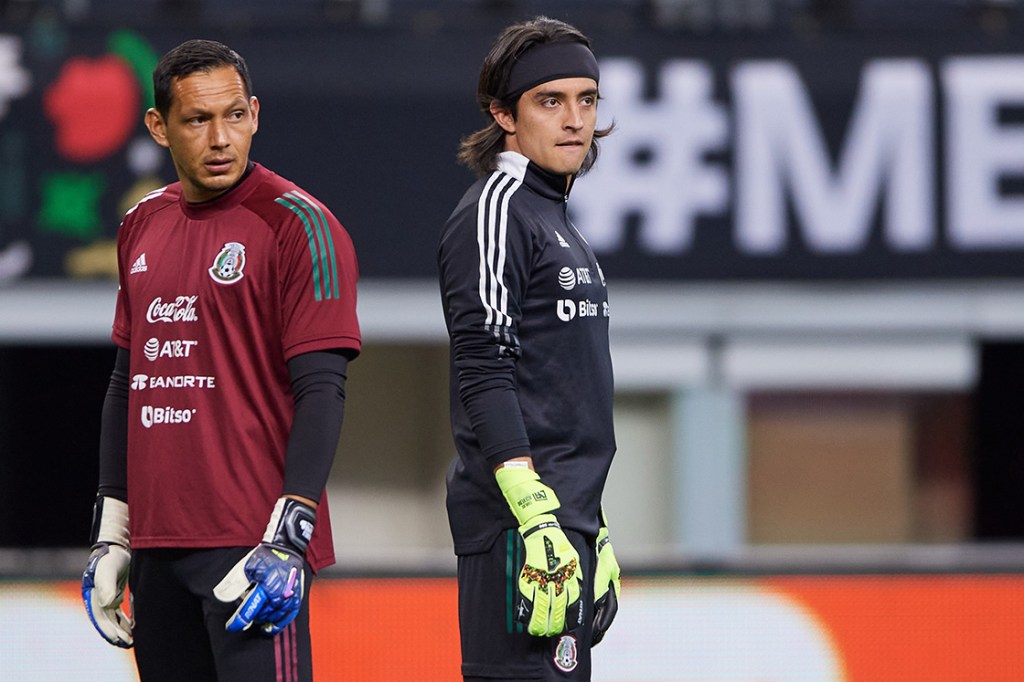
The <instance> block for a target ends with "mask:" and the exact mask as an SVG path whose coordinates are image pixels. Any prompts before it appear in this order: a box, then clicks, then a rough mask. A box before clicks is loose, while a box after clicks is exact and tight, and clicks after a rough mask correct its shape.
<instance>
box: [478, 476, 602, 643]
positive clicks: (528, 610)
mask: <svg viewBox="0 0 1024 682" xmlns="http://www.w3.org/2000/svg"><path fill="white" fill-rule="evenodd" d="M495 477H496V478H497V480H498V487H499V488H500V489H501V492H502V494H503V495H504V496H505V499H506V500H507V501H508V505H509V507H510V508H511V509H512V513H513V514H514V515H515V517H516V519H517V520H518V521H519V535H520V536H521V537H522V539H523V545H524V546H525V548H526V559H525V561H524V563H523V568H522V570H521V571H520V572H519V581H518V590H519V598H518V604H517V605H516V607H515V617H516V620H518V621H519V622H521V623H523V624H525V625H526V626H527V631H528V632H529V633H530V634H531V635H536V636H538V637H551V636H553V635H557V634H560V633H562V632H563V631H565V630H572V629H574V628H576V627H577V626H579V625H580V624H581V621H582V619H583V601H582V600H581V599H580V593H581V591H582V590H581V585H582V576H581V570H580V557H579V554H578V553H577V552H576V549H575V548H574V547H573V546H572V543H570V542H569V539H568V538H567V537H566V536H565V532H564V531H563V530H562V528H561V526H559V525H558V520H557V519H556V518H555V516H554V514H552V513H551V512H553V511H554V510H556V509H558V508H559V506H560V504H559V502H558V498H557V497H556V496H555V492H554V491H553V490H552V489H551V488H549V487H547V486H546V485H544V484H543V483H541V482H540V476H539V475H538V474H537V473H536V472H535V471H533V470H532V469H529V468H528V467H508V466H505V467H502V468H500V469H498V470H497V471H496V472H495Z"/></svg>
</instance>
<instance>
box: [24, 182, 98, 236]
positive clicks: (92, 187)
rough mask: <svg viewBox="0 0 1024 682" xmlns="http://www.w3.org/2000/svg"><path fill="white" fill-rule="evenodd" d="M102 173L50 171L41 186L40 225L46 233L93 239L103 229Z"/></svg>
mask: <svg viewBox="0 0 1024 682" xmlns="http://www.w3.org/2000/svg"><path fill="white" fill-rule="evenodd" d="M105 184H106V183H105V179H104V177H103V174H102V173H49V174H47V175H44V176H43V177H42V180H41V185H40V195H41V198H42V206H41V207H40V209H39V215H38V225H39V227H40V228H41V229H42V230H44V231H47V232H57V233H59V234H63V235H66V236H69V237H81V238H84V239H90V238H93V237H96V236H98V235H99V234H100V233H101V231H102V227H103V225H102V222H101V221H100V212H99V201H100V197H101V196H102V194H103V188H104V185H105Z"/></svg>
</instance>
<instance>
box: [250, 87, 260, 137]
mask: <svg viewBox="0 0 1024 682" xmlns="http://www.w3.org/2000/svg"><path fill="white" fill-rule="evenodd" d="M249 111H251V112H252V133H253V135H255V134H256V131H257V130H259V129H260V101H259V100H258V99H256V96H255V95H253V96H252V97H250V98H249Z"/></svg>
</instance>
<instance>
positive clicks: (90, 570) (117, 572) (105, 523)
mask: <svg viewBox="0 0 1024 682" xmlns="http://www.w3.org/2000/svg"><path fill="white" fill-rule="evenodd" d="M91 539H92V554H90V555H89V561H88V563H86V565H85V572H84V573H83V574H82V601H83V602H85V611H86V613H88V614H89V620H91V621H92V624H93V627H95V628H96V632H98V633H100V635H101V636H102V637H103V639H105V640H107V641H108V642H110V643H111V644H113V645H114V646H119V647H121V648H123V649H130V648H131V647H132V644H134V641H135V640H134V639H133V638H132V627H133V626H134V622H133V621H132V619H131V618H129V617H128V616H127V615H126V614H125V612H124V611H123V610H122V609H121V602H122V601H124V588H125V585H126V584H127V583H128V568H129V566H130V565H131V561H132V551H131V542H130V541H129V535H128V505H127V504H126V503H125V502H122V501H121V500H119V499H117V498H114V497H103V496H100V497H98V498H96V505H95V507H93V517H92V538H91Z"/></svg>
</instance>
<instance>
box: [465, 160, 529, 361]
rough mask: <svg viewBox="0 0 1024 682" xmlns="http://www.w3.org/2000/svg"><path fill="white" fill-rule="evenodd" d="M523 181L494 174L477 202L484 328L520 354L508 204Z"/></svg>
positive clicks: (504, 345)
mask: <svg viewBox="0 0 1024 682" xmlns="http://www.w3.org/2000/svg"><path fill="white" fill-rule="evenodd" d="M520 185H522V182H521V181H519V180H516V179H515V178H514V177H512V176H511V175H507V174H505V173H493V174H492V175H491V177H490V178H489V179H488V180H487V183H486V184H485V185H484V190H483V193H482V194H481V195H480V199H479V201H478V202H477V216H476V241H477V249H478V251H479V256H480V281H479V283H478V292H479V295H480V302H481V304H482V305H483V308H484V326H485V328H486V329H487V330H488V331H490V332H491V333H492V334H493V335H494V336H495V337H497V338H498V339H499V341H500V342H501V343H502V345H503V347H505V348H508V349H510V351H513V352H516V351H515V350H514V349H516V348H517V347H518V341H517V340H516V339H515V338H513V335H512V332H511V327H512V317H511V316H510V315H509V313H508V288H507V287H506V286H505V262H506V256H507V248H506V240H507V234H508V203H509V200H510V199H511V198H512V195H513V194H514V193H515V191H516V190H517V189H519V187H520Z"/></svg>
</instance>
